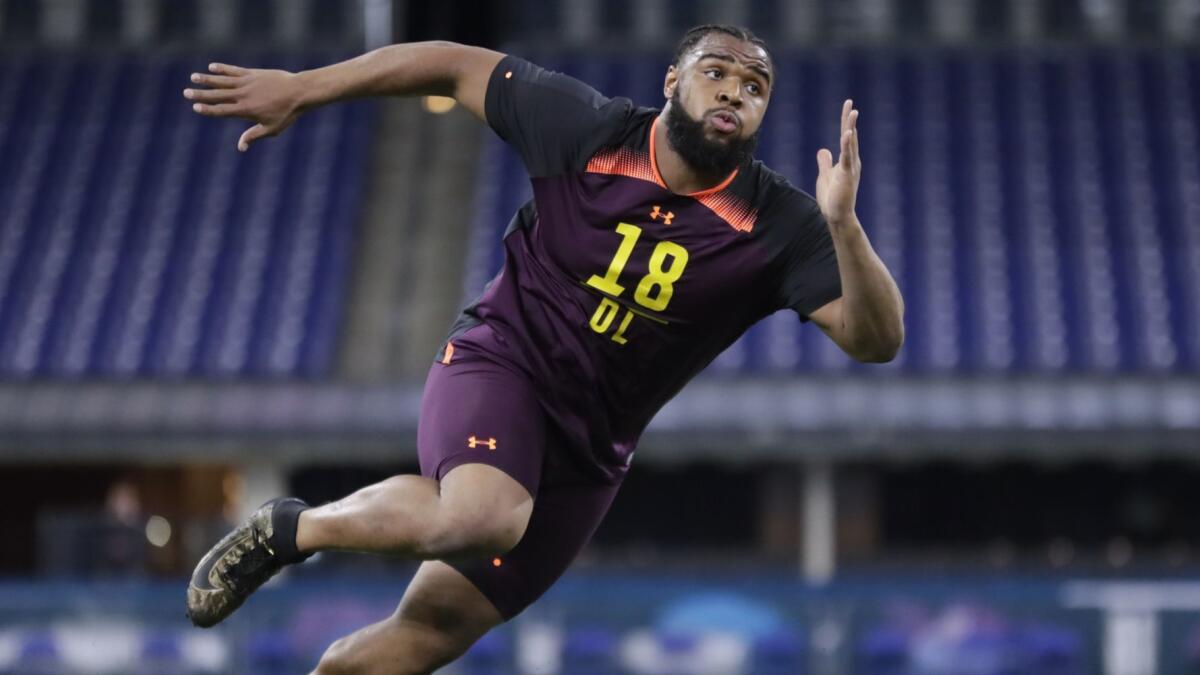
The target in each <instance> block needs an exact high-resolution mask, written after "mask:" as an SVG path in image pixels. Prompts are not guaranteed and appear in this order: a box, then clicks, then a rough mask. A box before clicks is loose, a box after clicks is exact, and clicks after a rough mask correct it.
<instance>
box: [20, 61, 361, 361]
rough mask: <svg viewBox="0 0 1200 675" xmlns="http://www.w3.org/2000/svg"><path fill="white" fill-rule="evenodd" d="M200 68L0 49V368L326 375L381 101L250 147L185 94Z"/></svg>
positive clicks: (237, 128) (339, 110) (323, 115)
mask: <svg viewBox="0 0 1200 675" xmlns="http://www.w3.org/2000/svg"><path fill="white" fill-rule="evenodd" d="M223 58H226V59H228V60H233V61H243V62H249V63H263V62H266V63H270V64H272V65H282V66H284V67H292V68H296V67H306V66H308V65H314V64H316V63H318V62H325V61H328V60H329V59H330V58H332V57H331V56H330V55H328V54H325V55H314V56H311V57H305V58H306V59H309V60H310V61H303V62H302V61H300V60H297V59H295V58H292V59H288V58H278V57H277V58H264V57H262V56H258V57H254V58H250V57H244V58H243V57H239V56H238V55H225V56H224V57H223ZM206 62H207V60H206V59H202V58H198V57H197V58H183V57H172V58H167V57H161V56H158V57H146V56H112V55H90V54H89V55H45V54H34V53H22V52H15V53H13V54H11V55H9V56H8V57H6V58H5V59H3V60H0V378H7V379H24V378H31V377H37V378H47V377H49V378H80V377H100V378H115V379H120V378H132V377H310V376H320V375H323V374H325V373H327V372H328V370H329V367H330V363H331V359H332V357H333V352H334V346H335V338H336V335H337V330H338V322H337V317H338V316H339V314H340V307H341V305H342V302H343V298H344V285H345V278H346V273H347V266H348V263H349V256H350V253H351V250H350V248H351V244H352V243H353V237H354V226H355V223H356V222H357V216H358V208H359V206H360V202H361V200H360V198H359V195H360V187H361V176H362V171H363V169H364V167H365V159H366V153H367V150H368V143H369V139H370V135H371V122H372V117H373V115H372V108H371V107H369V106H365V105H362V104H354V105H347V106H335V107H332V108H329V109H325V110H321V111H318V112H316V113H313V114H312V115H308V116H305V118H302V119H301V120H300V121H299V122H297V123H296V124H295V125H294V127H293V128H292V129H289V131H288V133H287V134H284V135H282V136H281V137H280V138H278V139H275V140H273V141H271V142H267V143H263V144H261V145H258V146H256V147H255V148H253V149H252V150H251V151H250V152H249V153H247V154H244V155H242V154H239V153H237V152H236V151H235V150H234V144H235V140H236V139H237V137H238V135H239V134H240V132H241V130H242V129H244V128H245V126H246V123H245V122H241V121H214V120H210V119H205V118H202V117H200V116H198V115H195V114H193V113H192V112H191V111H190V109H189V106H188V104H187V101H185V100H184V99H183V97H182V96H181V92H182V90H183V88H184V87H186V86H187V85H188V80H187V74H188V73H189V72H190V71H192V70H199V69H202V68H203V67H204V64H205V63H206Z"/></svg>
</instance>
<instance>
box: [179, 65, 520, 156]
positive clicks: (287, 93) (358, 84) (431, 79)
mask: <svg viewBox="0 0 1200 675" xmlns="http://www.w3.org/2000/svg"><path fill="white" fill-rule="evenodd" d="M503 57H504V55H503V54H500V53H499V52H494V51H491V50H489V49H483V48H481V47H469V46H465V45H460V44H455V43H453V42H415V43H411V44H401V45H390V46H387V47H381V48H379V49H376V50H374V51H371V52H368V53H366V54H363V55H362V56H358V57H356V58H353V59H350V60H348V61H342V62H341V63H335V64H333V65H331V66H325V67H324V68H317V69H315V70H306V71H303V72H299V73H291V72H288V71H286V70H265V69H259V68H243V67H241V66H232V65H226V64H222V63H212V64H209V66H208V69H209V71H210V72H209V73H192V78H191V79H192V82H194V83H196V84H199V85H203V86H204V87H207V88H204V89H200V88H189V89H185V90H184V92H183V95H184V97H185V98H188V99H189V100H191V101H193V102H194V104H193V106H192V108H193V109H194V110H195V111H196V112H198V113H200V114H201V115H208V116H210V117H239V118H242V119H246V120H249V121H251V122H254V123H255V124H254V126H252V127H250V128H249V129H247V130H246V131H245V133H243V134H242V136H241V138H239V139H238V150H241V151H243V152H245V151H246V149H247V148H249V147H250V144H251V143H254V142H255V141H257V140H258V139H260V138H263V137H265V136H274V135H276V134H278V133H280V132H282V131H283V130H284V129H286V128H288V126H289V125H291V123H292V122H294V121H295V120H296V118H297V117H299V116H300V114H301V113H303V112H304V111H306V110H309V109H311V108H315V107H317V106H321V105H324V104H326V103H333V102H335V101H344V100H347V99H352V98H362V97H364V96H420V95H438V96H452V97H454V98H455V99H456V100H457V101H458V102H459V103H461V104H462V105H463V107H465V108H466V109H467V110H469V111H471V112H472V113H473V114H474V115H475V116H476V117H478V118H479V119H481V120H484V119H485V118H484V99H485V97H486V95H487V85H488V78H489V77H491V74H492V70H493V69H494V68H495V67H496V64H497V63H499V62H500V59H502V58H503Z"/></svg>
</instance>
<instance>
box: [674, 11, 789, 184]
mask: <svg viewBox="0 0 1200 675" xmlns="http://www.w3.org/2000/svg"><path fill="white" fill-rule="evenodd" d="M774 74H775V67H774V64H772V62H771V56H770V54H768V53H767V49H766V43H764V42H763V41H762V40H761V39H759V38H758V37H756V36H755V35H754V33H751V32H750V31H749V30H748V29H746V28H741V27H739V26H725V25H716V24H708V25H704V26H697V27H695V28H693V29H691V30H689V31H688V32H687V33H685V34H684V36H683V39H682V40H680V41H679V46H678V47H676V48H675V63H673V64H672V65H671V66H670V67H669V68H667V78H666V80H665V81H664V82H663V94H664V95H665V96H666V97H667V107H666V123H667V139H668V140H669V141H670V142H671V147H672V148H674V149H675V151H676V152H678V153H679V154H680V155H681V156H682V157H683V159H684V160H685V161H686V162H687V163H688V164H690V165H691V166H693V167H694V168H696V169H698V170H700V171H702V172H705V173H712V174H721V173H728V172H730V171H732V170H733V169H734V167H737V166H739V165H740V164H742V163H744V162H746V161H749V159H750V158H751V157H752V156H753V155H754V148H755V146H756V145H757V144H758V130H759V127H760V126H761V125H762V119H763V115H764V114H765V113H766V112H767V103H768V101H770V98H771V85H772V79H773V76H774Z"/></svg>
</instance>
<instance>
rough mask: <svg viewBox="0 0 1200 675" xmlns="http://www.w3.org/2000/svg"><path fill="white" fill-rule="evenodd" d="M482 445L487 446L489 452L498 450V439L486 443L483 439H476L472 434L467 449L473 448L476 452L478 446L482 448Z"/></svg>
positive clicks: (491, 439) (490, 439) (488, 440)
mask: <svg viewBox="0 0 1200 675" xmlns="http://www.w3.org/2000/svg"><path fill="white" fill-rule="evenodd" d="M480 445H486V446H487V449H488V450H495V449H496V439H494V438H488V439H487V440H486V441H485V440H483V439H482V438H476V437H475V435H474V434H472V435H471V437H470V438H468V439H467V447H469V448H471V449H472V450H474V449H475V448H476V447H477V446H480Z"/></svg>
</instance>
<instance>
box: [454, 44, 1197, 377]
mask: <svg viewBox="0 0 1200 675" xmlns="http://www.w3.org/2000/svg"><path fill="white" fill-rule="evenodd" d="M529 56H530V57H531V58H532V59H533V60H535V61H538V62H540V63H542V64H544V65H546V66H548V67H551V68H554V69H558V70H562V71H564V72H567V73H569V74H572V75H576V76H578V77H580V78H581V79H584V80H585V81H587V82H589V83H591V84H593V85H594V86H596V87H597V88H599V89H600V90H601V91H604V92H605V93H607V94H609V95H624V96H629V97H631V98H633V99H634V100H635V101H636V102H638V103H640V104H644V105H660V104H661V100H662V96H661V86H662V73H663V70H664V68H665V59H660V60H658V61H657V62H656V61H654V60H652V59H646V58H640V57H638V58H635V57H616V58H609V59H607V60H601V59H597V58H595V57H594V56H588V57H587V58H582V57H580V58H566V57H548V58H542V57H540V56H539V55H537V54H531V55H529ZM778 63H779V65H778V69H777V70H778V75H777V79H778V83H777V85H776V87H775V92H774V94H773V98H772V102H771V109H770V112H769V113H768V115H767V120H766V123H765V128H764V131H763V142H762V143H761V144H760V146H759V156H760V158H761V159H763V160H764V161H765V162H766V163H767V164H768V165H770V166H772V167H773V168H775V169H777V170H779V171H780V172H782V173H783V174H784V175H786V176H787V177H788V178H789V179H790V180H791V181H792V182H793V183H794V184H796V185H798V186H800V187H802V188H804V189H806V190H809V191H811V189H812V185H813V182H814V181H815V178H816V164H815V160H814V156H815V153H816V151H817V149H818V148H820V147H822V146H825V145H829V144H831V143H832V142H834V141H835V140H836V136H837V126H836V125H837V114H838V110H839V106H840V102H841V101H842V100H843V99H844V98H847V97H851V98H854V99H855V101H856V103H857V105H858V107H859V108H860V109H861V111H862V121H861V123H860V128H861V133H862V152H863V161H864V176H863V183H862V187H861V190H860V195H859V200H858V209H859V213H860V215H861V217H862V220H863V222H864V223H865V224H866V227H867V228H868V230H869V232H870V234H871V236H872V240H873V242H874V244H875V247H876V249H877V250H878V252H879V254H880V255H881V257H882V258H883V259H884V261H885V262H886V263H887V264H888V265H889V267H890V268H891V270H892V271H893V273H894V274H895V275H896V277H897V279H898V281H899V283H900V286H901V288H902V289H903V291H904V293H905V300H906V303H907V310H908V311H907V343H906V346H905V349H904V350H903V351H902V353H901V354H900V356H899V357H898V358H897V359H896V360H895V361H894V362H893V363H891V364H889V365H887V366H884V367H879V366H870V367H866V366H862V365H859V364H855V363H853V362H851V361H850V360H849V359H848V358H847V357H845V356H844V355H842V354H841V353H840V352H839V351H838V350H837V348H836V347H835V346H833V345H832V343H830V342H829V341H828V340H827V339H825V337H824V336H823V335H821V333H820V331H817V330H809V329H803V330H802V329H801V328H800V325H799V324H798V322H797V321H796V320H795V319H794V317H792V316H788V315H787V314H784V313H781V314H778V315H775V316H773V317H770V318H768V319H767V320H765V321H763V322H762V323H760V324H759V325H757V326H755V327H754V328H752V329H751V330H750V331H749V332H748V333H747V334H746V335H745V336H744V337H743V338H742V339H741V340H740V341H739V342H738V343H736V344H734V345H733V346H732V347H731V348H730V349H729V350H728V351H727V352H726V353H724V354H723V355H722V356H721V357H720V358H718V359H717V361H716V362H715V363H714V364H713V365H712V366H711V367H710V369H709V372H711V373H733V374H770V373H776V372H794V371H807V372H812V371H816V372H837V371H843V370H851V371H859V370H863V372H874V373H888V372H895V371H902V372H909V373H921V374H931V375H937V374H981V375H988V374H1007V373H1035V374H1038V373H1040V374H1055V373H1080V374H1089V373H1090V374H1110V373H1129V374H1157V373H1180V372H1189V373H1194V372H1197V371H1200V142H1198V140H1197V138H1198V135H1200V58H1197V57H1196V56H1195V54H1194V53H1190V52H1182V51H1171V50H1162V51H1118V52H1113V51H1074V52H1072V51H1065V52H1055V53H1045V54H1017V53H1013V52H997V53H990V54H989V53H973V54H965V53H959V52H950V53H942V52H916V53H900V54H898V53H895V52H856V51H843V52H832V53H827V52H822V53H819V54H818V53H806V54H801V55H779V56H778ZM484 156H485V160H484V162H483V171H484V177H483V178H482V179H481V180H480V182H479V193H478V194H477V200H476V203H477V205H478V206H479V207H480V208H479V209H478V210H477V212H478V214H479V215H478V216H477V219H476V222H475V233H474V235H473V236H472V239H471V241H472V246H473V247H474V248H475V250H474V251H473V252H472V254H471V257H470V259H471V260H472V261H474V262H476V263H480V264H478V265H470V266H468V272H467V278H466V289H465V294H466V296H467V297H468V298H470V297H474V295H476V294H478V292H479V291H480V289H481V288H482V284H483V282H484V281H485V280H486V279H487V278H489V275H488V274H487V273H486V272H480V271H478V270H480V269H481V268H482V269H484V270H495V269H497V268H498V266H499V265H500V261H501V256H502V249H501V247H500V246H499V239H500V235H501V233H502V232H503V228H504V226H505V225H506V224H507V223H508V221H509V219H510V217H511V215H512V213H513V211H514V210H515V209H516V208H517V207H518V206H519V205H520V204H521V203H522V202H523V201H524V200H526V199H528V197H529V194H530V192H529V187H528V184H527V181H526V180H525V178H524V173H523V170H522V168H521V166H520V161H519V159H518V158H517V156H516V155H515V153H513V152H511V151H510V150H508V149H507V148H505V147H503V144H502V143H501V142H500V141H499V140H498V139H495V138H493V139H491V141H490V146H489V147H488V148H487V149H486V150H485V153H484Z"/></svg>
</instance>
